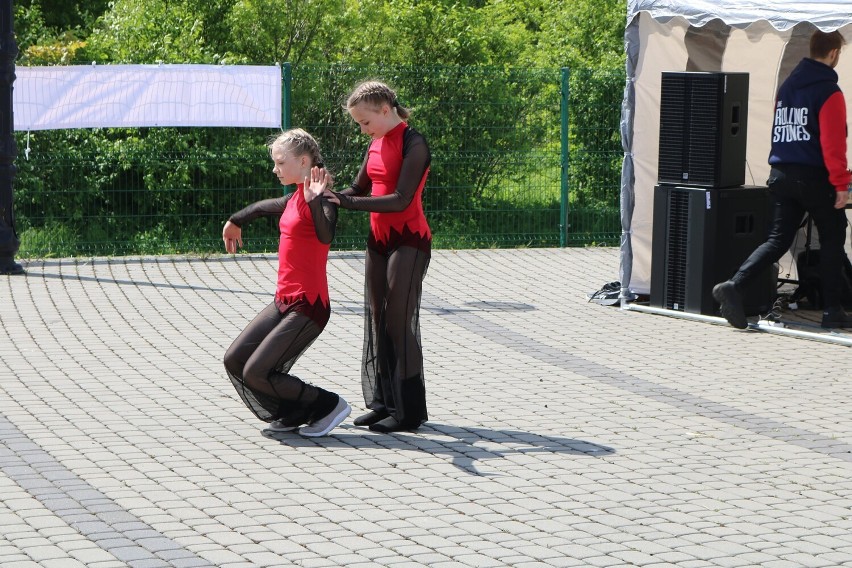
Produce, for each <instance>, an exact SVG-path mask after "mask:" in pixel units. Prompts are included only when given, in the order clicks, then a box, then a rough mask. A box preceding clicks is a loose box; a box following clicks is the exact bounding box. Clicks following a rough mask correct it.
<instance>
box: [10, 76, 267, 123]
mask: <svg viewBox="0 0 852 568" xmlns="http://www.w3.org/2000/svg"><path fill="white" fill-rule="evenodd" d="M15 76H16V79H15V82H14V85H13V87H14V89H13V109H14V113H15V114H14V122H15V130H21V131H28V130H50V129H60V128H102V127H141V126H236V127H260V128H265V127H268V128H280V127H281V70H280V68H278V67H277V66H263V67H261V66H252V65H230V66H225V65H79V66H71V67H16V68H15Z"/></svg>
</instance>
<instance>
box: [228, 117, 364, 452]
mask: <svg viewBox="0 0 852 568" xmlns="http://www.w3.org/2000/svg"><path fill="white" fill-rule="evenodd" d="M269 151H270V155H271V156H272V160H273V162H274V163H275V166H274V167H273V169H272V172H273V173H274V174H275V175H276V176H278V179H279V181H280V182H281V184H282V185H291V184H298V186H297V188H296V191H294V192H293V193H291V194H289V195H286V196H284V197H277V198H273V199H266V200H263V201H258V202H257V203H253V204H252V205H249V206H248V207H246V208H245V209H242V210H241V211H239V212H237V213H235V214H233V215H232V216H231V218H230V219H229V220H228V222H227V223H225V227H224V229H223V230H222V239H223V240H224V241H225V250H227V251H228V252H229V253H231V254H233V253H235V252H236V251H237V247H238V246H242V244H243V243H242V226H243V225H245V224H246V223H248V222H249V221H251V220H253V219H256V218H258V217H261V216H276V217H279V218H280V220H279V222H278V226H279V230H280V232H281V238H280V241H279V245H278V286H277V289H276V291H275V298H274V300H273V301H272V303H270V304H269V305H268V306H267V307H266V308H264V309H263V310H262V311H261V312H260V313H259V314H258V315H257V316H256V317H255V318H254V320H252V322H251V323H249V325H248V326H247V327H246V328H245V330H243V332H242V333H241V334H240V336H239V337H237V339H236V340H235V341H234V343H233V344H232V345H231V347H230V348H229V349H228V351H227V353H225V369H226V370H227V372H228V375H229V376H230V378H231V382H233V384H234V387H236V389H237V392H238V393H239V394H240V396H241V397H242V399H243V402H245V403H246V406H248V407H249V409H250V410H251V411H252V412H254V414H255V416H257V417H258V418H260V419H261V420H264V421H266V422H272V424H270V426H269V427H268V428H267V430H269V431H273V432H283V431H289V430H295V429H296V428H298V429H299V433H300V434H302V435H303V436H311V437H313V436H324V435H326V434H328V433H329V432H330V431H331V430H332V429H333V428H334V427H335V426H337V425H338V424H340V423H341V422H342V421H343V420H344V419H345V418H346V417H347V416H348V415H349V413H350V411H351V408H350V406H349V404H347V402H346V401H345V400H343V398H342V397H340V396H339V395H337V394H335V393H333V392H329V391H327V390H325V389H322V388H320V387H316V386H313V385H310V384H308V383H305V382H304V381H302V380H301V379H299V377H296V376H295V375H291V374H290V368H291V367H292V366H293V364H294V363H295V362H296V360H297V359H298V358H299V357H300V356H301V355H302V353H304V352H305V350H306V349H307V348H308V347H309V346H310V344H311V343H313V341H314V340H315V339H316V338H317V337H318V336H319V334H320V333H321V332H322V330H323V329H324V328H325V325H326V323H328V319H329V315H330V314H331V308H330V303H329V297H328V280H327V276H326V263H327V261H328V250H329V247H330V246H331V241H332V239H333V238H334V231H335V227H336V225H337V205H336V204H334V203H332V202H331V201H330V200H329V199H326V198H324V197H323V193H324V191H325V189H326V188H327V187H328V186H329V185H330V184H331V177H330V176H329V174H328V173H327V172H326V171H325V170H324V169H323V168H322V157H321V156H320V152H319V146H318V145H317V142H316V140H314V138H313V137H312V136H311V135H310V134H308V133H307V132H305V131H304V130H301V129H293V130H288V131H286V132H284V133H282V134H281V135H279V136H278V137H277V138H275V139H274V140H272V142H270V144H269ZM303 424H305V426H302V425H303ZM300 426H302V427H301V428H299V427H300Z"/></svg>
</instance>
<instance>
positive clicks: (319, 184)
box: [302, 166, 331, 203]
mask: <svg viewBox="0 0 852 568" xmlns="http://www.w3.org/2000/svg"><path fill="white" fill-rule="evenodd" d="M303 185H304V188H303V190H302V191H303V193H304V195H305V201H306V202H307V203H310V202H311V201H313V200H314V199H316V198H317V197H322V195H323V194H324V193H325V191H326V187H328V186H329V185H331V176H330V175H329V174H328V172H326V171H325V168H320V167H317V166H314V167H313V168H311V173H310V176H308V177H306V178H305V183H304V184H303Z"/></svg>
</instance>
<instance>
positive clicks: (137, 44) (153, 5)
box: [86, 0, 212, 63]
mask: <svg viewBox="0 0 852 568" xmlns="http://www.w3.org/2000/svg"><path fill="white" fill-rule="evenodd" d="M86 56H87V57H88V58H90V59H92V60H95V61H110V62H113V63H156V62H163V63H209V62H212V58H211V57H209V55H208V54H207V53H206V51H205V49H204V30H203V21H202V19H201V18H200V17H199V16H198V14H197V13H196V12H195V11H194V10H193V6H192V5H191V4H190V3H189V2H188V1H186V0H114V1H113V2H112V3H111V9H110V10H109V11H108V12H107V13H106V14H104V15H103V16H102V17H101V18H100V19H99V20H98V23H97V24H96V26H95V29H94V30H93V32H92V34H91V35H90V36H89V39H88V46H87V50H86Z"/></svg>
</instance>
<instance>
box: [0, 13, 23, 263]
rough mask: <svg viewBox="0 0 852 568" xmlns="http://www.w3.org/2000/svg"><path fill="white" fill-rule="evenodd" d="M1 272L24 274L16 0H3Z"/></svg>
mask: <svg viewBox="0 0 852 568" xmlns="http://www.w3.org/2000/svg"><path fill="white" fill-rule="evenodd" d="M0 2H2V4H0V274H22V273H23V272H24V269H23V267H21V265H20V264H18V263H16V262H15V253H16V252H18V247H19V246H20V245H21V242H20V241H19V240H18V236H17V234H15V211H14V207H13V201H14V199H13V198H14V183H15V174H16V172H17V170H16V169H15V158H16V157H17V155H18V146H17V145H16V144H15V134H14V130H15V128H14V127H15V121H14V117H13V116H12V111H13V106H12V84H13V83H14V82H15V58H16V57H17V56H18V44H17V43H16V42H15V33H14V28H13V24H12V19H13V13H14V12H13V11H12V0H0Z"/></svg>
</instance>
